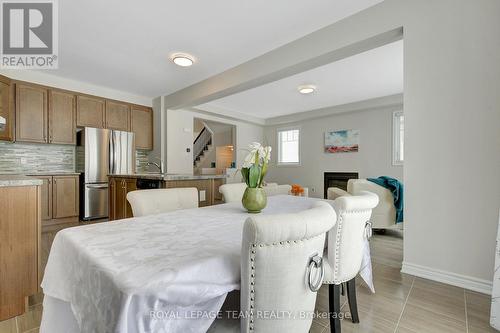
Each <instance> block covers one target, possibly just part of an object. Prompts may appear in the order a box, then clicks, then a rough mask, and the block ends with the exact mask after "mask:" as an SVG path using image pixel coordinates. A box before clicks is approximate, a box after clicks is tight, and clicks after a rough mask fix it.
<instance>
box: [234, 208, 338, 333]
mask: <svg viewBox="0 0 500 333" xmlns="http://www.w3.org/2000/svg"><path fill="white" fill-rule="evenodd" d="M335 222H336V214H335V211H334V210H333V208H332V206H331V205H329V204H328V203H326V202H321V201H319V202H316V203H315V204H314V206H313V208H311V209H309V210H306V211H303V212H300V213H296V214H282V215H281V214H280V215H256V216H254V217H250V218H248V219H247V220H246V222H245V225H244V228H243V243H242V253H241V310H242V311H243V314H250V316H247V317H245V318H243V319H241V332H259V333H267V332H270V333H277V332H287V333H302V332H309V329H310V326H311V322H312V318H311V317H309V318H306V319H299V318H298V316H299V315H300V313H301V311H306V312H308V314H309V315H310V314H311V313H312V312H313V311H314V306H315V301H316V292H313V291H311V289H310V288H309V284H308V282H306V280H307V277H308V264H309V262H310V259H311V257H313V256H314V255H319V256H322V254H323V248H324V243H325V237H326V236H325V233H326V232H327V231H328V230H330V229H331V228H332V227H333V226H334V224H335ZM313 270H314V269H313ZM316 273H317V272H315V274H316ZM264 311H274V312H273V313H274V314H282V313H285V312H286V313H289V311H291V315H292V316H295V315H296V316H297V317H296V318H295V319H294V318H292V317H285V318H280V319H273V318H265V312H264ZM280 311H283V312H280ZM304 313H305V312H304Z"/></svg>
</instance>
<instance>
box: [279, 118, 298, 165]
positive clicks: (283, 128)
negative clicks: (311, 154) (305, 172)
mask: <svg viewBox="0 0 500 333" xmlns="http://www.w3.org/2000/svg"><path fill="white" fill-rule="evenodd" d="M293 130H298V131H299V147H298V148H299V152H298V155H299V161H298V162H280V159H281V140H280V132H286V131H293ZM301 132H302V131H301V127H300V126H291V127H281V128H278V129H276V142H277V144H276V146H277V147H278V151H277V155H276V156H277V157H276V165H277V166H280V167H294V166H300V165H301V164H300V163H301V160H302V159H301V156H300V154H301V151H302V149H301V146H302V144H301V142H302V140H301V135H302V134H301Z"/></svg>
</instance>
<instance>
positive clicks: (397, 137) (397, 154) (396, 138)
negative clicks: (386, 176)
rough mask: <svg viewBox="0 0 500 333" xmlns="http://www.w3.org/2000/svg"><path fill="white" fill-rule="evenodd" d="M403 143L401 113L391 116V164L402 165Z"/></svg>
mask: <svg viewBox="0 0 500 333" xmlns="http://www.w3.org/2000/svg"><path fill="white" fill-rule="evenodd" d="M404 141H405V116H404V114H403V111H396V112H394V113H393V115H392V164H393V165H403V161H404V156H405V155H404V147H405V145H404Z"/></svg>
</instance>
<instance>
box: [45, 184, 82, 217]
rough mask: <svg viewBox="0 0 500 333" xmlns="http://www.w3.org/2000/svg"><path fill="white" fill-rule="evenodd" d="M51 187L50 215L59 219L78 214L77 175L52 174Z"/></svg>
mask: <svg viewBox="0 0 500 333" xmlns="http://www.w3.org/2000/svg"><path fill="white" fill-rule="evenodd" d="M52 188H53V190H52V200H53V204H52V217H53V218H54V219H60V218H64V217H72V216H78V209H79V205H78V202H79V200H78V199H79V192H78V177H77V176H54V177H53V186H52Z"/></svg>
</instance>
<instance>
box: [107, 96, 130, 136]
mask: <svg viewBox="0 0 500 333" xmlns="http://www.w3.org/2000/svg"><path fill="white" fill-rule="evenodd" d="M106 128H109V129H112V130H117V131H129V130H130V105H128V104H125V103H120V102H115V101H106Z"/></svg>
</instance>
